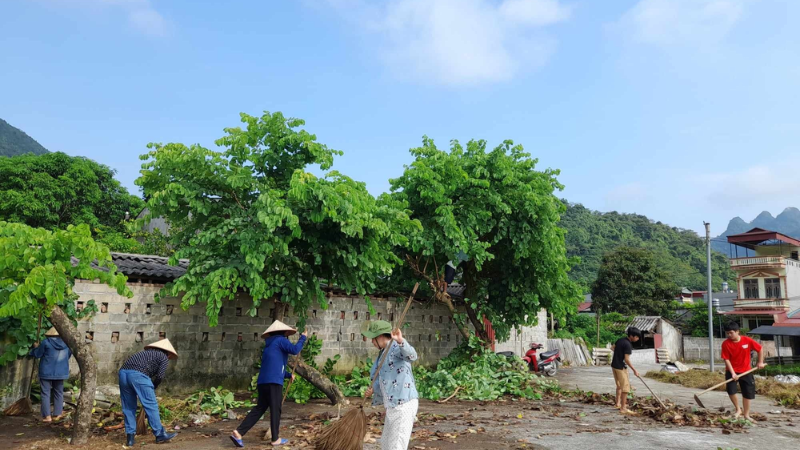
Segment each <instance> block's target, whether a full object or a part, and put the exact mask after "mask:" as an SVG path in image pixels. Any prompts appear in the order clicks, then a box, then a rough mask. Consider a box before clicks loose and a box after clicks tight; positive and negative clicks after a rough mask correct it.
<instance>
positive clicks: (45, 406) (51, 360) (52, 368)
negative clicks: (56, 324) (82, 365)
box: [31, 328, 72, 422]
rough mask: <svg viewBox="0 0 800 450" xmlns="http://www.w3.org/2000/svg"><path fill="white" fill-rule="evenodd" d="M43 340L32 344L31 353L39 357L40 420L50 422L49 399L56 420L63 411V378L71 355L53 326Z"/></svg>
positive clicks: (65, 376) (65, 375)
mask: <svg viewBox="0 0 800 450" xmlns="http://www.w3.org/2000/svg"><path fill="white" fill-rule="evenodd" d="M44 336H45V340H44V342H42V343H41V345H39V344H33V350H31V355H33V356H34V357H36V358H41V359H42V361H41V362H40V363H39V384H40V385H41V387H42V418H43V419H42V420H43V421H44V422H52V421H53V418H52V416H51V415H50V400H51V398H52V401H53V412H54V413H55V415H56V418H55V419H56V420H59V419H61V414H62V413H63V411H64V380H66V379H67V378H69V357H70V356H71V355H72V352H70V350H69V347H67V344H65V343H64V341H63V340H61V338H60V337H59V336H58V331H56V329H55V328H50V329H49V330H47V333H45V334H44Z"/></svg>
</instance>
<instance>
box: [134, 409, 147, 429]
mask: <svg viewBox="0 0 800 450" xmlns="http://www.w3.org/2000/svg"><path fill="white" fill-rule="evenodd" d="M146 417H147V416H146V415H145V413H144V407H142V409H140V410H139V416H138V417H137V418H136V434H140V435H141V434H147V422H145V418H146Z"/></svg>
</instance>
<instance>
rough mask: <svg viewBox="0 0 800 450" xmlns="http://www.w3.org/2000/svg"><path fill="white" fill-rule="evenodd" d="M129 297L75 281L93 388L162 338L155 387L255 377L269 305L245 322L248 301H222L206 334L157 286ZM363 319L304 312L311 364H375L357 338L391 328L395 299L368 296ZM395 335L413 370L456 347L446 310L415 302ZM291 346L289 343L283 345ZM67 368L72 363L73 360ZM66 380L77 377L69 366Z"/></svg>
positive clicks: (239, 383)
mask: <svg viewBox="0 0 800 450" xmlns="http://www.w3.org/2000/svg"><path fill="white" fill-rule="evenodd" d="M129 287H130V288H131V290H132V291H133V293H134V297H133V298H125V297H122V296H120V295H118V294H117V293H116V291H114V290H112V289H110V288H109V287H107V286H105V285H103V284H95V283H92V282H79V283H76V285H75V292H76V293H77V294H78V295H79V299H78V303H77V307H78V308H81V307H83V305H85V303H86V302H88V301H89V300H94V301H95V303H96V305H97V307H98V309H99V311H98V312H97V313H96V314H95V315H94V317H93V318H92V319H90V320H84V321H81V322H79V329H80V330H81V331H82V332H83V333H84V335H85V338H86V339H87V341H91V343H92V347H93V348H94V351H95V355H96V360H97V365H98V377H99V379H98V383H99V384H100V385H108V384H116V383H117V371H118V370H119V367H120V366H121V365H122V363H123V362H124V361H125V360H126V359H127V358H128V356H130V355H131V354H133V353H135V352H138V351H140V350H142V349H143V348H144V346H145V345H146V344H147V343H150V342H154V341H157V340H158V339H162V338H164V337H166V338H169V340H170V342H172V345H174V346H175V349H176V350H177V352H178V354H179V358H178V359H177V361H173V362H170V368H169V371H168V375H167V380H165V382H164V384H163V386H164V388H165V389H166V390H169V391H173V392H178V391H188V390H192V389H195V388H198V387H208V386H213V385H225V386H228V387H232V388H234V387H235V388H244V387H247V386H249V384H250V379H251V377H252V375H254V374H255V373H256V369H254V368H253V363H254V362H255V361H256V360H257V359H258V358H260V356H261V355H260V349H261V344H262V340H261V339H260V335H261V333H262V332H263V331H264V330H265V329H266V328H267V327H268V326H269V324H270V323H271V322H272V320H271V310H272V304H271V302H264V303H262V304H261V306H260V308H259V309H258V311H257V315H256V317H250V315H248V311H249V308H250V307H251V305H252V301H251V300H250V299H249V298H248V297H247V296H246V295H241V297H240V298H237V299H236V300H234V301H229V302H225V304H224V307H223V308H222V311H221V313H220V317H219V325H218V326H216V327H213V328H212V327H210V326H209V325H208V319H207V317H206V315H205V304H202V305H195V306H191V307H189V308H188V309H187V310H184V309H182V308H181V306H180V300H179V299H177V298H167V299H162V301H161V302H160V303H156V302H155V300H154V295H155V294H156V293H157V292H158V291H159V290H160V289H161V287H162V286H161V285H157V284H146V283H129ZM371 299H372V304H373V307H374V314H373V315H371V314H370V312H369V308H368V307H367V304H366V302H365V301H364V299H363V298H362V297H357V296H345V295H337V294H330V295H329V297H328V298H327V302H328V308H327V309H322V308H321V307H312V308H311V309H310V310H309V311H308V314H307V317H308V319H307V327H308V330H309V334H316V335H317V336H318V337H319V338H321V339H322V340H323V347H322V349H323V350H322V354H321V355H320V357H319V360H318V362H319V363H320V364H322V363H324V362H325V360H326V359H327V358H332V357H334V355H340V359H339V362H338V363H337V364H336V366H335V368H334V370H335V371H336V372H340V373H343V372H349V371H351V370H352V368H353V367H354V366H355V365H356V364H358V363H359V362H361V361H363V360H365V359H368V358H375V357H376V356H377V350H376V349H375V348H374V347H373V346H372V344H371V342H368V341H366V340H365V339H364V338H363V337H362V336H361V333H360V329H361V324H362V323H363V322H364V321H367V320H371V319H373V320H380V319H382V320H388V321H394V320H395V319H396V316H397V315H398V314H399V313H400V312H401V311H400V308H402V306H403V305H402V300H404V299H400V302H401V303H398V301H397V299H395V298H381V297H371ZM296 319H297V316H296V314H295V313H294V312H293V311H289V312H288V314H287V317H286V322H287V323H288V324H290V325H294V323H295V322H296ZM406 324H407V326H406V327H404V328H403V333H404V334H405V337H406V339H407V340H408V341H409V342H410V343H411V344H412V345H413V346H414V348H416V350H417V352H418V353H419V356H420V363H421V364H424V365H434V364H435V363H436V362H438V361H439V359H441V358H442V357H444V356H447V355H448V354H449V353H450V351H451V350H452V349H453V348H455V346H456V345H458V343H459V342H460V341H461V339H462V338H461V335H460V334H459V332H458V330H457V328H456V327H455V324H453V323H452V322H451V320H450V315H449V313H448V311H447V309H446V308H444V307H443V306H441V305H438V304H422V303H415V304H414V305H413V306H412V308H411V310H410V311H409V312H408V315H407V316H406ZM291 339H292V341H294V340H295V339H296V337H292V338H291ZM72 363H73V365H74V364H75V363H74V359H73V362H72ZM73 373H74V374H75V375H77V374H78V368H77V365H74V367H73Z"/></svg>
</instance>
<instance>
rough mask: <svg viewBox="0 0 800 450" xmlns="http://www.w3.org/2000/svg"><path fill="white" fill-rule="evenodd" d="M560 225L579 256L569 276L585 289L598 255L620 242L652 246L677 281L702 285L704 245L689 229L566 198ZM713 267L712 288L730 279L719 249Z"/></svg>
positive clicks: (569, 250)
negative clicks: (602, 209) (602, 208)
mask: <svg viewBox="0 0 800 450" xmlns="http://www.w3.org/2000/svg"><path fill="white" fill-rule="evenodd" d="M565 203H566V201H565ZM561 227H562V228H564V229H565V230H567V238H566V240H567V254H568V255H569V256H578V257H580V258H581V262H580V264H578V265H577V266H576V267H575V268H573V269H572V273H571V276H572V278H573V279H574V280H576V281H578V282H579V283H581V284H582V285H583V286H584V287H585V288H586V287H588V286H590V285H591V283H592V282H593V281H594V279H595V277H596V276H597V269H598V268H599V267H600V262H601V261H602V258H603V254H605V253H606V252H608V251H610V250H613V249H615V248H616V247H618V246H620V245H624V246H629V247H643V248H647V249H650V250H652V251H654V252H655V253H656V254H657V255H658V261H659V263H660V264H661V266H662V268H663V269H664V270H666V271H668V272H669V273H670V274H671V275H672V276H673V277H674V279H675V281H676V283H677V284H678V285H679V286H686V287H688V288H690V289H697V290H705V289H706V251H705V244H704V242H703V240H702V239H701V238H700V237H699V236H697V234H696V233H695V232H694V231H690V230H683V229H680V228H674V227H670V226H668V225H665V224H663V223H661V222H653V221H652V220H650V219H648V218H647V217H645V216H642V215H638V214H620V213H616V212H609V213H601V212H597V211H592V210H589V209H587V208H585V207H584V206H583V205H581V204H570V203H567V212H566V213H565V214H564V216H563V217H562V218H561ZM712 272H713V285H714V289H715V290H716V289H719V288H720V287H721V284H722V281H723V280H724V281H728V282H730V281H733V280H735V276H734V273H733V271H732V270H731V269H730V266H729V264H728V260H727V258H726V257H725V255H723V254H722V253H719V252H714V253H713V255H712ZM587 292H588V289H587Z"/></svg>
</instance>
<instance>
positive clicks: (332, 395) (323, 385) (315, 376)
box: [289, 355, 346, 405]
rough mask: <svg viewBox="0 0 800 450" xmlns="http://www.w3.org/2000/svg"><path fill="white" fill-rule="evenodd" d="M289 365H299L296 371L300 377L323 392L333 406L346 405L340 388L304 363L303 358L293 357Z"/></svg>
mask: <svg viewBox="0 0 800 450" xmlns="http://www.w3.org/2000/svg"><path fill="white" fill-rule="evenodd" d="M289 364H290V365H291V366H292V367H294V365H295V364H297V367H296V369H295V371H296V372H297V374H298V375H300V376H301V377H303V378H305V379H306V380H308V382H309V383H311V384H312V385H314V387H315V388H317V389H319V390H320V391H322V393H323V394H325V395H326V396H327V397H328V399H329V400H330V401H331V404H332V405H336V404H338V403H342V404H344V403H345V400H346V398H345V396H344V394H342V391H341V390H339V387H338V386H336V385H335V384H334V383H333V382H332V381H331V380H330V379H328V377H326V376H325V375H323V374H321V373H319V371H318V370H317V369H315V368H313V367H311V366H309V365H308V364H306V363H305V361H303V358H302V356H300V355H297V356H292V357H291V358H290V359H289Z"/></svg>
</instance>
